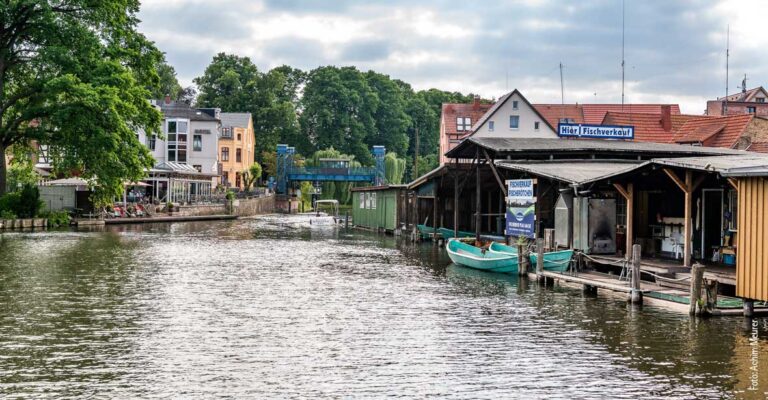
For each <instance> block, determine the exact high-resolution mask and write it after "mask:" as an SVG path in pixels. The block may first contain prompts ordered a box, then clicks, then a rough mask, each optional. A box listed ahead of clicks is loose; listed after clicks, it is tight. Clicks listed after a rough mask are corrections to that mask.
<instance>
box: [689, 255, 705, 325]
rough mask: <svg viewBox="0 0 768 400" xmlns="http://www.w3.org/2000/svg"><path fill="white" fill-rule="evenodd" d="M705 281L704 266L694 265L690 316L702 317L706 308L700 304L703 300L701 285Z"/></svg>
mask: <svg viewBox="0 0 768 400" xmlns="http://www.w3.org/2000/svg"><path fill="white" fill-rule="evenodd" d="M703 280H704V266H703V265H701V264H698V263H696V264H694V265H693V266H692V267H691V293H690V302H689V308H688V313H689V314H690V315H694V314H695V315H701V313H702V311H703V309H704V307H703V306H702V305H700V304H699V300H700V299H701V284H702V281H703Z"/></svg>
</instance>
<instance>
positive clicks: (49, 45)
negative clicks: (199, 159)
mask: <svg viewBox="0 0 768 400" xmlns="http://www.w3.org/2000/svg"><path fill="white" fill-rule="evenodd" d="M138 9H139V1H138V0H114V1H108V2H106V1H91V0H67V1H46V2H40V1H16V0H14V1H8V2H5V3H4V5H3V6H2V9H1V10H0V13H2V29H0V49H2V50H0V154H5V152H6V149H7V148H8V147H9V146H11V145H14V144H25V143H28V142H29V141H31V140H37V141H38V142H40V143H44V144H47V145H49V146H50V153H51V156H52V159H53V162H54V165H55V167H56V168H57V169H58V170H60V171H72V170H77V171H79V172H80V173H81V175H82V176H83V177H85V178H90V177H95V178H96V182H97V187H96V189H97V194H96V196H94V199H95V200H97V201H99V200H105V199H107V198H111V197H112V196H116V195H117V194H118V193H119V192H120V190H121V188H122V183H123V181H124V180H140V179H141V178H143V176H144V174H145V170H146V169H147V168H149V167H151V166H152V164H153V160H152V157H151V155H150V153H149V151H148V150H147V149H146V147H145V146H142V145H141V143H139V142H138V140H137V139H136V133H135V132H136V130H137V129H142V130H144V131H146V132H148V133H155V132H158V131H159V126H160V120H161V116H160V113H159V112H157V111H156V110H155V109H154V108H153V107H152V106H151V105H150V103H149V102H148V101H147V98H148V97H149V96H150V92H149V90H147V89H146V88H147V87H152V88H154V87H156V86H157V85H158V83H159V82H158V76H157V69H156V65H157V64H158V63H159V62H160V60H161V59H162V54H161V53H160V52H159V51H158V50H157V49H155V47H154V45H153V44H152V43H151V42H149V41H148V40H147V39H146V38H145V37H144V36H143V35H141V34H140V33H139V32H138V31H137V30H136V26H137V23H138V18H137V17H136V13H137V12H138ZM4 161H5V160H4V159H3V162H0V193H2V192H4V191H5V189H6V173H7V168H6V164H5V162H4Z"/></svg>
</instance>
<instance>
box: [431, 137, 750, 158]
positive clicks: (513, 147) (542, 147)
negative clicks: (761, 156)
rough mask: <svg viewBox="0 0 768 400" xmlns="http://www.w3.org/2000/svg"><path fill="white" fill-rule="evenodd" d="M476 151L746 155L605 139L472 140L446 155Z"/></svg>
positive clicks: (570, 154) (503, 153)
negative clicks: (478, 149)
mask: <svg viewBox="0 0 768 400" xmlns="http://www.w3.org/2000/svg"><path fill="white" fill-rule="evenodd" d="M477 148H480V149H485V150H487V151H489V152H490V153H493V154H492V155H491V157H493V158H495V159H501V158H505V157H506V158H509V159H529V158H539V159H541V158H553V157H557V156H560V157H559V158H563V157H562V156H566V157H573V156H574V155H578V154H580V155H582V156H584V155H586V156H591V157H594V156H601V157H603V158H605V157H611V156H614V157H616V156H632V157H638V158H643V159H650V158H659V157H675V156H680V157H684V156H717V155H734V154H743V153H745V152H744V151H740V150H732V149H725V148H717V147H702V146H690V145H679V144H667V143H649V142H632V141H623V140H604V139H548V138H496V137H492V138H491V137H469V138H467V139H465V140H463V141H462V142H461V143H459V145H458V146H456V147H455V148H453V149H452V150H450V151H448V152H447V153H446V156H447V157H449V158H474V156H475V151H476V149H477Z"/></svg>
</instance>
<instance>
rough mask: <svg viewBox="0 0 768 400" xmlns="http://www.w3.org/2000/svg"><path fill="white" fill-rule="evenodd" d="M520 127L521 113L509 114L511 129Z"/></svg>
mask: <svg viewBox="0 0 768 400" xmlns="http://www.w3.org/2000/svg"><path fill="white" fill-rule="evenodd" d="M518 128H520V116H519V115H510V116H509V129H518Z"/></svg>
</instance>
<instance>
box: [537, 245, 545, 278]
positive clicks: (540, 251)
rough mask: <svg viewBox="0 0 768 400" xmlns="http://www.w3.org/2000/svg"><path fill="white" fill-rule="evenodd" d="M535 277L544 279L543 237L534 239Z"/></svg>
mask: <svg viewBox="0 0 768 400" xmlns="http://www.w3.org/2000/svg"><path fill="white" fill-rule="evenodd" d="M536 277H537V278H538V279H539V282H541V281H543V280H544V239H542V238H538V239H536Z"/></svg>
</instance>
